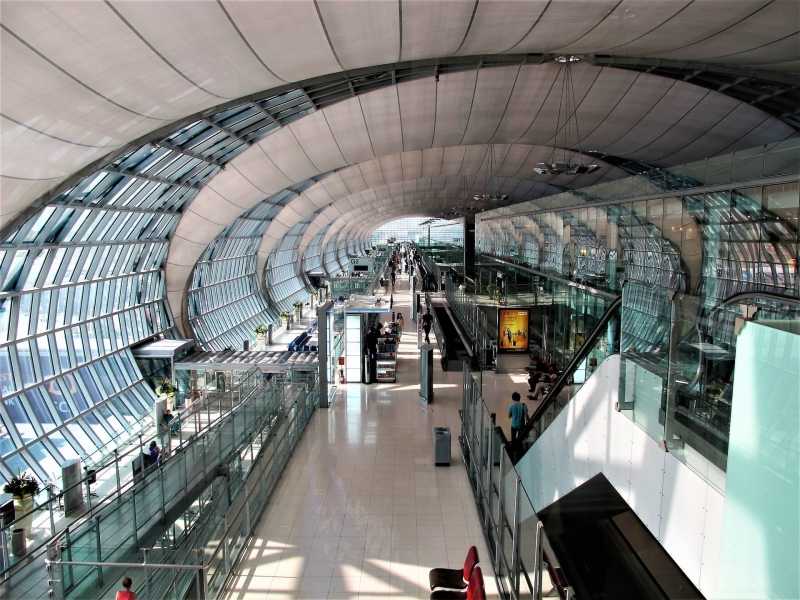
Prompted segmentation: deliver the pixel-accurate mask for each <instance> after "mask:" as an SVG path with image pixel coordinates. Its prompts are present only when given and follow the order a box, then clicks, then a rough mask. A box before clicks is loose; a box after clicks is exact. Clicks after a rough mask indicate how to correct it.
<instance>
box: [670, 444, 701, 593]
mask: <svg viewBox="0 0 800 600" xmlns="http://www.w3.org/2000/svg"><path fill="white" fill-rule="evenodd" d="M707 487H708V485H707V484H706V483H705V482H704V481H703V480H702V479H700V478H699V477H698V476H697V475H695V474H694V473H693V472H692V471H690V470H689V469H688V468H687V467H686V466H685V465H684V464H683V463H682V462H680V461H679V460H678V459H677V458H675V457H674V456H672V455H671V454H667V455H666V456H665V459H664V495H663V498H662V508H661V535H660V536H659V541H660V542H661V543H662V545H663V546H664V548H665V549H666V551H667V552H669V554H670V556H672V558H673V559H675V562H676V563H678V565H679V566H680V567H681V569H682V570H683V572H684V573H686V575H688V576H689V579H691V580H692V581H693V582H695V583H697V582H699V581H700V564H701V560H702V556H703V524H704V522H705V516H706V511H705V500H706V488H707Z"/></svg>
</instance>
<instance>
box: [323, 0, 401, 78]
mask: <svg viewBox="0 0 800 600" xmlns="http://www.w3.org/2000/svg"><path fill="white" fill-rule="evenodd" d="M315 4H316V6H317V10H318V11H319V14H320V18H321V19H322V21H323V22H324V25H325V31H326V33H327V36H328V39H329V40H330V43H331V46H332V48H333V50H334V52H335V54H336V57H337V59H338V62H339V64H340V65H341V66H342V68H343V69H357V68H358V67H366V66H368V65H375V64H385V63H391V62H396V61H399V60H400V11H399V7H398V4H396V3H395V2H385V1H384V2H339V1H338V0H315Z"/></svg>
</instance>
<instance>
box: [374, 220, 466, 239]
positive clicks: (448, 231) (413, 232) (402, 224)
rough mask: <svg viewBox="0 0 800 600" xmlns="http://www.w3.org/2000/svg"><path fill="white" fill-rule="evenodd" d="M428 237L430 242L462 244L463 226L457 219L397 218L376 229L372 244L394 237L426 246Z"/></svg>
mask: <svg viewBox="0 0 800 600" xmlns="http://www.w3.org/2000/svg"><path fill="white" fill-rule="evenodd" d="M431 221H434V222H431ZM423 223H424V224H423ZM429 232H430V236H429ZM429 237H430V243H431V244H459V245H463V244H464V226H463V224H462V223H460V222H458V221H457V222H448V221H443V220H441V219H431V218H430V217H409V218H406V219H397V220H395V221H391V222H390V223H386V224H385V225H381V226H380V227H379V228H378V229H376V230H375V232H374V233H373V234H372V244H373V245H375V244H378V243H386V242H388V240H389V239H392V238H394V239H395V240H398V241H408V242H415V243H416V244H418V245H420V246H427V245H428V239H429Z"/></svg>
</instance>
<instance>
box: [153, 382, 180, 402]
mask: <svg viewBox="0 0 800 600" xmlns="http://www.w3.org/2000/svg"><path fill="white" fill-rule="evenodd" d="M177 391H178V387H177V386H176V385H175V384H174V383H173V381H172V379H170V378H169V377H164V378H163V379H159V380H158V381H156V396H161V397H162V398H166V399H167V409H169V410H173V409H174V408H175V393H176V392H177Z"/></svg>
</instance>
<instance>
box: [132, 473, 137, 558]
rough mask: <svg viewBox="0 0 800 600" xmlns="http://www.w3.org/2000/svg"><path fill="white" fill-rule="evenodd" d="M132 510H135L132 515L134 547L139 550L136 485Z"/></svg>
mask: <svg viewBox="0 0 800 600" xmlns="http://www.w3.org/2000/svg"><path fill="white" fill-rule="evenodd" d="M131 492H132V493H131V510H132V511H133V515H132V520H131V522H132V524H133V547H134V548H136V549H137V550H138V549H139V526H138V525H137V523H136V486H135V485H134V486H133V489H132V490H131Z"/></svg>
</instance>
